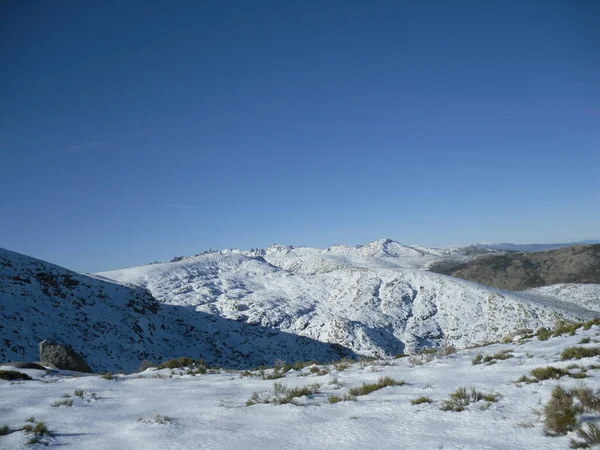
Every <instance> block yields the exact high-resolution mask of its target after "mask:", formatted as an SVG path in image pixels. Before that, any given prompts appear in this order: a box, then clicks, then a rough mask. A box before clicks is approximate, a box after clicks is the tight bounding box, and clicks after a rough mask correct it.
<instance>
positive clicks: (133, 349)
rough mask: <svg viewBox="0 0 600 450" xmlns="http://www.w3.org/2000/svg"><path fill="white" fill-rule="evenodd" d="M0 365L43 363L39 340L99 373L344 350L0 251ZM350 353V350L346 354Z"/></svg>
mask: <svg viewBox="0 0 600 450" xmlns="http://www.w3.org/2000/svg"><path fill="white" fill-rule="evenodd" d="M0 318H1V320H0V342H2V344H3V345H1V346H0V362H1V361H15V360H17V361H18V360H21V361H23V360H26V361H36V360H37V359H38V343H39V342H40V341H42V340H44V339H57V340H59V341H61V342H65V343H68V344H70V345H72V346H73V347H74V349H75V350H76V351H77V352H78V353H80V354H81V355H82V356H83V357H84V358H85V359H86V361H87V362H88V364H89V365H90V366H91V367H92V369H94V370H96V371H105V370H111V371H117V370H126V371H131V370H135V369H137V368H138V367H139V366H140V364H141V362H142V361H143V360H151V361H162V360H165V359H168V358H173V357H178V356H183V355H187V356H191V357H194V358H204V359H205V360H206V361H207V362H209V363H211V364H219V365H220V366H225V367H228V366H229V367H244V366H246V367H247V366H257V365H259V364H266V363H273V361H275V360H277V359H281V358H290V359H292V358H293V359H294V360H296V359H303V360H309V359H319V360H323V361H329V360H333V359H337V358H339V357H340V356H342V355H344V354H346V353H345V352H344V351H343V349H340V348H332V346H330V345H328V344H324V343H321V342H317V341H314V340H311V339H308V338H302V337H298V336H296V335H293V334H289V333H282V332H279V331H278V330H275V329H272V328H269V329H266V328H264V327H261V326H251V325H248V324H245V323H240V322H236V321H235V320H229V319H227V318H225V317H221V316H218V315H213V314H205V313H201V312H195V311H194V310H193V309H192V310H190V309H188V308H186V307H184V306H174V305H166V304H161V303H159V302H157V301H156V300H155V299H154V298H153V296H152V295H151V294H150V293H149V292H148V291H147V290H145V289H142V288H138V287H132V286H128V285H124V284H121V283H117V282H114V281H110V280H106V279H103V278H101V277H97V276H95V277H90V276H85V275H81V274H77V273H75V272H72V271H69V270H67V269H64V268H61V267H59V266H55V265H53V264H50V263H47V262H44V261H40V260H37V259H35V258H31V257H29V256H25V255H20V254H18V253H14V252H11V251H8V250H3V249H0ZM347 354H348V355H351V352H347Z"/></svg>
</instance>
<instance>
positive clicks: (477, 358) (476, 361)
mask: <svg viewBox="0 0 600 450" xmlns="http://www.w3.org/2000/svg"><path fill="white" fill-rule="evenodd" d="M482 362H483V354H481V353H477V355H476V356H475V358H473V361H471V364H473V365H474V366H476V365H478V364H481V363H482Z"/></svg>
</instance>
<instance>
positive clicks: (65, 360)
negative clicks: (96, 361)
mask: <svg viewBox="0 0 600 450" xmlns="http://www.w3.org/2000/svg"><path fill="white" fill-rule="evenodd" d="M40 361H41V362H42V364H44V363H46V364H51V365H53V366H55V367H56V368H57V369H61V370H73V371H75V372H84V373H92V369H91V368H90V366H88V364H87V363H86V362H85V359H83V358H82V357H81V355H79V354H78V353H77V352H76V351H75V350H73V348H72V347H71V346H69V345H63V344H59V343H58V342H53V341H42V342H40Z"/></svg>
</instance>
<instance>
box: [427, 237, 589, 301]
mask: <svg viewBox="0 0 600 450" xmlns="http://www.w3.org/2000/svg"><path fill="white" fill-rule="evenodd" d="M429 270H431V271H432V272H437V273H442V274H445V275H451V276H454V277H458V278H463V279H465V280H470V281H475V282H477V283H481V284H486V285H488V286H493V287H496V288H500V289H509V290H514V291H520V290H523V289H529V288H534V287H541V286H549V285H552V284H558V283H600V244H594V245H577V246H572V247H566V248H560V249H557V250H549V251H543V252H534V253H527V252H520V253H506V254H502V255H484V256H480V257H478V258H475V259H473V260H471V261H468V262H464V263H454V262H452V261H440V262H438V263H435V264H432V265H431V266H430V267H429Z"/></svg>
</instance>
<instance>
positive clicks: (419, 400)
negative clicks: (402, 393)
mask: <svg viewBox="0 0 600 450" xmlns="http://www.w3.org/2000/svg"><path fill="white" fill-rule="evenodd" d="M432 402H433V400H431V399H430V398H429V397H419V398H415V399H414V400H411V401H410V404H411V405H420V404H422V403H432Z"/></svg>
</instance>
